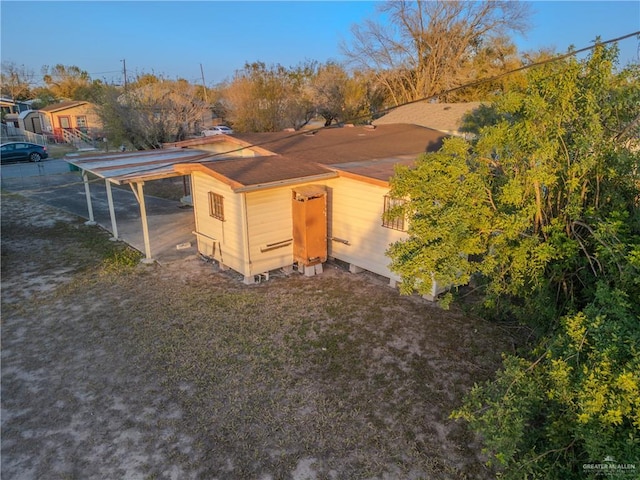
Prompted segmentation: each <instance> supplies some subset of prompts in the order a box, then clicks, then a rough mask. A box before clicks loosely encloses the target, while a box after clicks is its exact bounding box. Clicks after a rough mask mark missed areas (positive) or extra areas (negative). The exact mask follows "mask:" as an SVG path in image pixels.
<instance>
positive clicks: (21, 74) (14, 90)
mask: <svg viewBox="0 0 640 480" xmlns="http://www.w3.org/2000/svg"><path fill="white" fill-rule="evenodd" d="M33 82H34V73H33V71H31V70H29V69H28V68H27V67H25V66H24V65H17V64H16V63H15V62H2V71H1V73H0V92H1V93H2V95H3V96H5V97H9V98H10V99H12V100H30V99H31V98H32V97H31V87H32V85H33Z"/></svg>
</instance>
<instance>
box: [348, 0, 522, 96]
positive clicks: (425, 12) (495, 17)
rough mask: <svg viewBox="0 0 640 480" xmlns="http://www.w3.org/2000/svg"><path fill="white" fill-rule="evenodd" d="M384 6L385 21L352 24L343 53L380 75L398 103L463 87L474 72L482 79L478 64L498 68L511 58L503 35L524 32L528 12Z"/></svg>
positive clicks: (506, 6) (502, 6) (487, 6)
mask: <svg viewBox="0 0 640 480" xmlns="http://www.w3.org/2000/svg"><path fill="white" fill-rule="evenodd" d="M380 10H381V14H382V16H383V20H381V21H379V22H376V21H373V20H368V21H366V22H365V23H364V24H363V25H362V26H359V25H355V26H354V27H352V37H353V44H352V45H351V46H346V45H345V46H344V51H345V54H346V55H347V56H348V58H350V59H351V61H352V62H353V63H354V64H355V65H356V66H357V67H358V68H360V69H362V70H366V71H369V72H371V73H373V74H374V75H375V76H376V79H377V81H378V82H379V83H380V85H383V86H384V87H385V89H386V91H387V93H388V96H389V99H390V100H391V103H392V104H394V105H399V104H401V103H404V102H410V101H414V100H418V99H420V98H425V97H430V96H432V95H433V94H435V93H438V92H442V91H445V90H448V89H449V88H452V87H455V86H458V85H461V84H462V83H464V82H465V81H467V80H468V79H469V76H470V75H471V74H474V75H477V76H476V77H474V78H480V75H482V69H481V68H477V67H478V66H479V65H480V64H482V65H484V66H485V67H486V66H488V65H492V64H493V62H494V61H497V62H498V64H497V65H492V67H491V69H492V70H493V69H495V68H496V67H497V66H500V65H499V63H500V62H503V61H504V59H506V58H507V57H509V56H511V52H510V51H509V49H505V48H504V47H506V46H507V45H508V43H505V41H504V36H505V35H506V34H508V33H509V32H523V31H525V30H526V26H527V25H526V19H527V16H528V7H527V5H526V4H525V3H522V2H467V1H455V0H454V1H417V2H416V1H410V0H397V1H396V0H394V1H388V2H385V3H384V4H382V6H381V9H380ZM499 39H502V40H500V41H499ZM498 46H500V47H501V48H497V47H498ZM509 48H512V47H510V46H509ZM487 56H489V57H490V58H486V57H487ZM506 63H507V64H508V63H509V62H506ZM474 65H475V67H476V68H470V66H474ZM504 67H506V64H505V65H504Z"/></svg>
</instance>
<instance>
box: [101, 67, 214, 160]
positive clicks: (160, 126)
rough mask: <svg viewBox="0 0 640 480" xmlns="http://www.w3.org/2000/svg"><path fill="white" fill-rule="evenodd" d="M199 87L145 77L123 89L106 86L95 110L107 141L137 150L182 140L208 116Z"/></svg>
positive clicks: (183, 82) (177, 81) (208, 111)
mask: <svg viewBox="0 0 640 480" xmlns="http://www.w3.org/2000/svg"><path fill="white" fill-rule="evenodd" d="M199 90H200V91H201V88H199V87H198V86H195V85H192V84H190V83H188V82H186V81H185V80H176V81H171V80H162V79H159V78H155V77H154V78H152V76H144V78H142V79H141V82H140V84H138V83H136V82H134V83H133V84H132V85H131V86H130V87H129V88H127V91H126V92H123V91H122V90H121V89H119V88H115V87H110V88H108V89H106V90H105V93H104V96H103V98H102V100H101V102H100V104H99V107H98V109H97V110H98V114H99V115H100V117H101V119H102V122H103V124H104V126H105V131H106V134H107V137H108V138H109V140H110V141H112V142H118V143H124V144H128V145H130V146H131V147H133V148H135V149H140V150H144V149H151V148H160V147H161V146H162V143H165V142H173V141H178V140H184V139H185V138H186V137H187V136H188V135H189V134H191V133H194V132H195V130H196V128H197V126H198V125H199V124H200V123H201V122H202V119H203V117H205V116H207V115H210V110H209V106H208V105H207V104H206V103H205V102H203V101H202V100H201V99H200V97H201V94H200V93H199Z"/></svg>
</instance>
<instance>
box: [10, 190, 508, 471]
mask: <svg viewBox="0 0 640 480" xmlns="http://www.w3.org/2000/svg"><path fill="white" fill-rule="evenodd" d="M34 205H35V204H34V203H33V202H27V201H25V200H23V199H21V198H19V197H13V196H12V197H4V196H3V230H2V236H3V247H4V245H5V243H6V245H7V255H6V256H3V272H2V273H3V300H2V301H3V317H4V318H3V322H4V324H3V332H2V333H3V335H2V370H3V375H2V391H3V396H2V408H3V418H2V427H3V439H2V458H3V462H2V474H3V475H2V476H3V478H5V476H6V478H21V479H31V478H33V479H36V478H44V477H43V475H45V476H47V475H49V478H124V477H127V476H128V477H129V478H149V479H151V478H201V479H212V478H219V479H238V478H255V479H281V478H295V479H305V478H309V479H419V478H424V479H461V478H469V479H477V478H491V473H490V472H487V471H486V470H485V467H484V466H483V464H482V459H481V458H480V455H479V452H478V447H477V445H476V444H475V441H474V438H473V437H472V436H471V435H470V434H469V433H468V432H467V431H466V430H465V429H464V428H463V426H462V425H460V424H458V423H455V422H452V421H450V420H449V419H448V415H449V412H450V411H451V410H452V409H453V408H455V407H457V406H458V405H459V404H460V402H461V398H462V395H463V394H464V393H465V392H466V391H468V390H469V389H470V388H471V386H472V385H473V383H474V382H476V381H482V380H484V379H486V378H489V377H490V376H491V375H492V373H493V371H494V370H495V368H496V367H497V366H498V364H499V352H500V351H502V350H503V349H504V348H506V346H507V345H509V344H510V339H509V338H508V335H507V334H506V333H505V332H504V331H503V330H502V329H500V328H499V327H498V326H496V325H493V324H490V323H488V322H484V321H482V320H479V319H477V318H472V317H469V316H465V315H464V314H463V313H462V312H459V311H455V310H451V311H443V310H441V309H439V308H437V307H435V306H433V305H431V304H429V303H428V302H425V301H424V300H422V299H421V298H418V297H401V296H399V295H398V293H397V292H396V291H395V290H393V289H390V288H389V287H388V286H386V285H384V284H383V283H381V282H380V281H379V280H377V279H376V278H375V277H374V276H369V275H366V274H364V275H351V274H349V273H347V272H345V271H344V270H342V269H340V268H337V267H336V266H331V265H329V266H327V267H326V268H325V272H324V273H323V274H322V275H320V276H317V277H312V278H307V277H304V276H301V275H298V274H294V275H291V276H289V277H287V276H285V275H284V274H279V275H274V276H273V277H272V280H270V281H269V282H267V283H262V284H259V285H254V286H249V287H247V286H244V285H242V284H241V283H240V282H239V281H238V279H237V277H236V276H235V275H233V274H232V273H229V272H217V271H216V269H215V268H214V267H213V266H212V265H211V264H205V263H204V262H202V261H201V260H199V259H195V258H192V259H189V260H188V261H182V262H180V263H176V264H173V265H169V266H166V267H160V266H154V267H147V266H137V267H135V268H126V269H125V268H123V269H108V268H105V267H104V259H105V258H109V255H108V254H107V253H105V252H106V250H103V249H104V248H107V247H108V245H109V244H110V243H111V242H108V240H104V239H102V238H101V235H102V233H101V232H100V231H98V230H95V229H92V230H91V235H92V236H94V237H95V238H94V240H88V239H87V238H85V226H84V225H79V224H78V223H77V221H76V220H74V219H73V218H55V221H54V217H55V215H54V214H53V212H52V211H50V210H48V209H47V208H46V207H37V208H36V207H35V206H34ZM5 209H6V210H5ZM5 212H11V214H12V216H11V218H10V219H9V218H8V217H7V216H6V215H5ZM34 216H35V217H34ZM48 217H51V221H50V222H47V221H45V220H46V219H47V218H48ZM34 218H35V220H34ZM38 219H39V220H38ZM105 242H106V244H105ZM114 248H115V247H114ZM26 252H34V253H33V254H32V255H26V254H25V253H26ZM5 257H6V258H5ZM56 268H57V269H64V270H65V271H66V272H67V273H66V274H65V275H60V276H58V277H55V276H51V275H50V271H51V269H56ZM36 275H40V278H44V279H47V282H48V281H51V285H50V286H49V288H47V289H45V290H43V291H42V292H40V293H39V294H38V295H34V294H31V295H22V294H20V293H19V292H21V290H20V286H21V285H23V286H24V285H27V284H28V283H29V282H30V281H31V280H30V279H32V278H34V276H36ZM5 281H6V282H8V283H5ZM21 282H23V283H21ZM45 283H46V282H45ZM5 291H6V292H9V293H10V295H9V296H8V297H5V295H4V293H5Z"/></svg>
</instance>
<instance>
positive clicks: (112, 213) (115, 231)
mask: <svg viewBox="0 0 640 480" xmlns="http://www.w3.org/2000/svg"><path fill="white" fill-rule="evenodd" d="M104 184H105V186H106V188H107V200H108V201H109V216H110V217H111V231H112V232H113V237H111V238H110V240H118V224H117V223H116V209H115V208H114V206H113V194H112V193H111V182H110V181H109V180H108V179H107V180H105V181H104Z"/></svg>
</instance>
